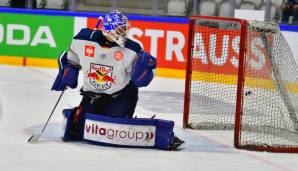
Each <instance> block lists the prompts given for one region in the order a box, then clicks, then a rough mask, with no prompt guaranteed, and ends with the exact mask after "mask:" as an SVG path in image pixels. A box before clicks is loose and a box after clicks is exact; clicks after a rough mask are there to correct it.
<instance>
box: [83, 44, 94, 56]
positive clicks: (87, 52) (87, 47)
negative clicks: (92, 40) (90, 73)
mask: <svg viewBox="0 0 298 171" xmlns="http://www.w3.org/2000/svg"><path fill="white" fill-rule="evenodd" d="M94 52H95V46H91V45H85V56H88V57H92V58H93V57H94Z"/></svg>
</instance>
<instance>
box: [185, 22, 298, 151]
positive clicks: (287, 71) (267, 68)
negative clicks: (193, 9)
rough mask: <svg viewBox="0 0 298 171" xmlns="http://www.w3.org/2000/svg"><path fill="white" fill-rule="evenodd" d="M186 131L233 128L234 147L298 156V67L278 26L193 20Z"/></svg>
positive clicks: (187, 71) (187, 89) (187, 88)
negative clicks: (290, 153)
mask: <svg viewBox="0 0 298 171" xmlns="http://www.w3.org/2000/svg"><path fill="white" fill-rule="evenodd" d="M184 101H185V103H184V127H188V128H192V129H217V130H219V129H234V145H235V147H236V148H242V149H249V150H258V151H272V152H298V120H297V117H298V115H297V114H298V66H297V64H296V61H295V59H294V57H293V55H292V53H291V50H290V48H289V46H288V44H287V42H286V41H285V39H284V37H283V36H282V34H281V32H280V30H279V26H278V25H277V24H274V23H265V22H257V21H246V20H241V19H234V18H221V17H210V16H208V17H206V16H192V17H190V25H189V48H188V59H187V70H186V82H185V100H184Z"/></svg>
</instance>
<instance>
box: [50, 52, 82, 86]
mask: <svg viewBox="0 0 298 171" xmlns="http://www.w3.org/2000/svg"><path fill="white" fill-rule="evenodd" d="M58 64H59V73H58V75H57V77H56V79H55V82H54V84H53V86H52V90H55V91H63V90H64V89H65V88H66V87H70V88H76V87H77V85H78V75H79V69H77V68H75V67H73V66H72V65H70V64H68V62H67V52H65V51H64V52H63V53H62V54H61V56H60V57H59V58H58Z"/></svg>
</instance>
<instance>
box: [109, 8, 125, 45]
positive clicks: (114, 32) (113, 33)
mask: <svg viewBox="0 0 298 171" xmlns="http://www.w3.org/2000/svg"><path fill="white" fill-rule="evenodd" d="M129 29H130V25H129V22H128V19H127V17H126V16H125V15H123V14H121V13H120V12H119V11H112V12H110V13H108V14H107V15H106V17H105V19H104V22H103V33H104V34H105V35H106V36H108V37H109V38H111V39H112V40H113V41H115V42H116V43H117V44H118V45H120V46H124V44H125V41H126V39H127V36H128V32H129Z"/></svg>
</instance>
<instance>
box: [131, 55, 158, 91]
mask: <svg viewBox="0 0 298 171" xmlns="http://www.w3.org/2000/svg"><path fill="white" fill-rule="evenodd" d="M155 68H156V59H155V58H154V57H153V56H151V55H150V54H149V53H147V52H145V51H143V50H142V51H140V52H139V53H138V55H137V57H136V58H135V60H134V62H133V66H132V71H131V80H132V82H133V83H134V84H135V85H136V86H137V87H145V86H147V85H148V84H149V83H150V82H151V80H152V79H153V76H154V73H153V70H154V69H155Z"/></svg>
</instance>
